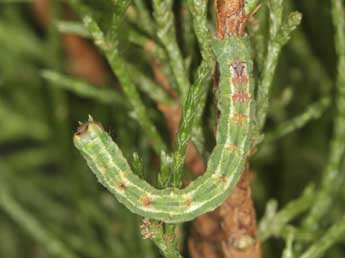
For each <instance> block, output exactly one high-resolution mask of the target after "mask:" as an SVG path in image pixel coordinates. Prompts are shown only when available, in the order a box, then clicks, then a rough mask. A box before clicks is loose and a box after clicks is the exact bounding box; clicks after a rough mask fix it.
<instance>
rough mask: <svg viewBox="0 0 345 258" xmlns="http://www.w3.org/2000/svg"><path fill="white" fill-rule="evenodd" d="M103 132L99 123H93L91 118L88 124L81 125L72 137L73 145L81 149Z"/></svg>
mask: <svg viewBox="0 0 345 258" xmlns="http://www.w3.org/2000/svg"><path fill="white" fill-rule="evenodd" d="M103 132H104V128H103V126H102V124H101V123H99V122H96V121H94V120H93V119H92V118H91V119H89V121H88V122H86V123H83V124H81V125H80V126H79V127H78V129H77V131H76V132H75V134H74V136H73V142H74V145H75V146H76V147H77V148H78V149H81V148H82V146H83V145H85V144H87V143H89V142H90V141H92V140H93V139H94V138H96V137H98V136H99V135H100V134H102V133H103Z"/></svg>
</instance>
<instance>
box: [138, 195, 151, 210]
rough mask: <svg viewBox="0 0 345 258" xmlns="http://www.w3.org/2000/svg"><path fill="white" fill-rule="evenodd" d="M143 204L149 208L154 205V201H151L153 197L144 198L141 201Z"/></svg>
mask: <svg viewBox="0 0 345 258" xmlns="http://www.w3.org/2000/svg"><path fill="white" fill-rule="evenodd" d="M141 202H142V204H143V206H144V207H146V208H147V207H150V206H151V204H152V199H151V197H149V196H146V197H144V198H143V199H142V200H141Z"/></svg>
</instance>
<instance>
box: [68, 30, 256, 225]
mask: <svg viewBox="0 0 345 258" xmlns="http://www.w3.org/2000/svg"><path fill="white" fill-rule="evenodd" d="M213 49H214V52H215V54H216V57H217V61H218V64H219V69H220V84H219V92H218V94H219V95H218V100H219V101H218V109H219V110H220V117H219V120H218V127H217V134H216V146H215V147H214V149H213V151H212V154H211V156H210V158H209V161H208V164H207V170H206V172H205V174H204V175H203V176H201V177H199V178H197V179H196V180H194V181H193V182H192V183H191V184H190V185H189V186H188V187H186V188H185V189H174V188H170V189H163V190H159V189H156V188H154V187H152V186H151V185H150V184H148V183H147V182H146V181H144V180H143V179H140V178H139V177H138V176H137V175H135V174H134V173H133V172H132V171H131V168H130V166H129V164H128V163H127V161H126V159H125V158H124V156H123V154H122V152H121V150H120V149H119V147H118V146H117V144H116V143H115V142H114V141H113V140H112V139H111V137H110V136H109V134H108V133H107V132H105V131H104V129H103V127H102V126H101V125H100V124H99V123H97V122H94V121H92V120H90V121H88V122H87V123H85V124H83V125H82V126H80V127H79V129H78V131H77V132H76V133H75V135H74V144H75V146H76V147H77V148H78V149H79V150H80V152H81V154H82V155H83V157H84V158H85V159H86V161H87V164H88V165H89V167H90V168H91V170H92V171H93V173H94V174H95V175H96V177H97V178H98V180H99V182H100V183H101V184H102V185H104V186H105V187H106V188H107V189H108V190H109V191H110V192H111V193H112V194H113V195H114V196H115V197H116V198H117V199H118V200H119V201H120V202H121V203H123V204H124V205H125V206H126V207H127V208H128V209H130V210H131V211H132V212H134V213H136V214H139V215H141V216H143V217H147V218H152V219H156V220H161V221H164V222H166V223H177V222H184V221H189V220H192V219H194V218H195V217H197V216H199V215H201V214H203V213H206V212H208V211H211V210H213V209H215V208H217V207H218V206H219V205H220V204H221V203H222V202H223V201H224V200H225V199H226V198H227V197H228V196H229V194H230V193H231V190H232V189H233V187H234V186H235V184H236V183H237V181H238V180H239V177H240V175H241V173H242V171H243V169H244V165H245V161H246V159H247V157H248V154H249V152H250V146H251V142H252V141H251V136H252V124H253V121H254V100H253V99H252V98H251V96H254V81H253V76H252V70H253V62H252V59H251V48H250V42H249V39H248V36H246V35H240V36H232V37H229V38H226V39H224V40H215V41H214V44H213Z"/></svg>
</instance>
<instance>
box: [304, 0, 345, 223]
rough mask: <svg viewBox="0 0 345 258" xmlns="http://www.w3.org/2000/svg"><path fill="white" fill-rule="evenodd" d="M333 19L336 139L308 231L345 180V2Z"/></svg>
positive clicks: (337, 4)
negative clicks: (343, 166) (344, 166)
mask: <svg viewBox="0 0 345 258" xmlns="http://www.w3.org/2000/svg"><path fill="white" fill-rule="evenodd" d="M331 2H332V17H333V24H334V28H335V46H336V52H337V54H338V58H339V61H338V77H337V84H336V87H337V94H336V106H337V111H338V113H337V115H336V117H335V118H334V136H333V138H332V141H331V146H330V154H329V161H328V163H327V166H326V168H325V170H324V171H323V175H322V179H321V189H320V191H319V193H318V194H317V195H316V198H315V203H314V206H313V208H312V210H311V211H310V213H309V215H308V217H307V218H306V220H305V221H304V225H305V226H306V228H308V229H311V230H317V229H318V224H319V221H320V219H321V218H322V217H323V216H324V215H325V214H326V213H327V212H328V210H329V208H330V206H331V204H332V202H333V200H334V194H335V193H336V192H337V191H338V189H339V187H340V185H341V183H342V182H343V180H344V175H341V174H340V165H341V162H342V160H343V158H344V153H345V144H344V142H345V127H344V125H345V105H344V103H345V73H344V71H345V16H344V15H345V11H344V6H343V4H342V1H341V0H332V1H331Z"/></svg>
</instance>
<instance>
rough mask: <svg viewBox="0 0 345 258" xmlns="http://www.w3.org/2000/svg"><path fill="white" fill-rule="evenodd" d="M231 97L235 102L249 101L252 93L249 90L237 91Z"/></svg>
mask: <svg viewBox="0 0 345 258" xmlns="http://www.w3.org/2000/svg"><path fill="white" fill-rule="evenodd" d="M231 99H232V101H233V102H234V103H244V104H246V103H248V101H249V100H250V95H249V93H248V92H235V93H233V94H232V95H231Z"/></svg>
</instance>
